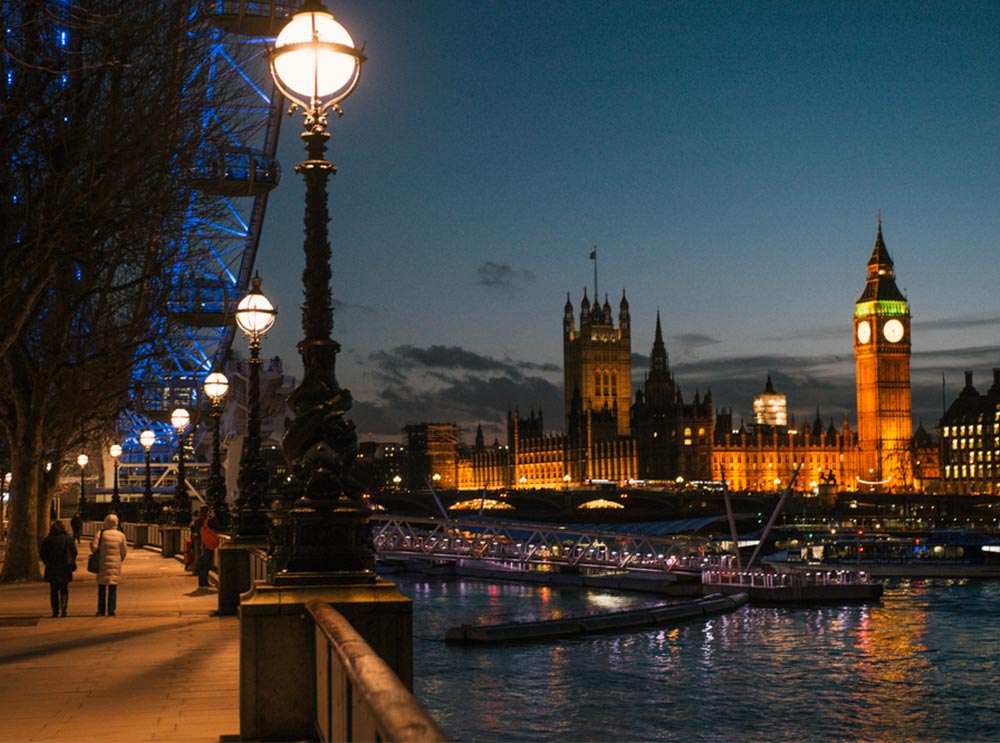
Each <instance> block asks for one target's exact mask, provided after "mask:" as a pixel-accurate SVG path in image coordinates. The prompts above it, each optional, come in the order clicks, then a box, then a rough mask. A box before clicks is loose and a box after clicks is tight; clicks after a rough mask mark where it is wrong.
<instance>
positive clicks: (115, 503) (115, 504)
mask: <svg viewBox="0 0 1000 743" xmlns="http://www.w3.org/2000/svg"><path fill="white" fill-rule="evenodd" d="M108 453H109V454H111V459H113V460H114V468H115V479H114V483H115V484H114V487H113V488H112V490H111V513H114V514H117V513H118V509H119V507H120V506H121V504H122V500H121V496H120V495H119V493H118V457H120V456H121V455H122V448H121V447H120V446H119V445H118V444H112V445H111V448H110V449H108ZM119 518H120V517H119Z"/></svg>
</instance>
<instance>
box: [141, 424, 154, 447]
mask: <svg viewBox="0 0 1000 743" xmlns="http://www.w3.org/2000/svg"><path fill="white" fill-rule="evenodd" d="M139 443H140V444H142V446H143V448H144V449H145V450H146V451H149V450H150V449H152V448H153V444H155V443H156V434H155V433H153V432H152V431H150V430H149V429H147V430H145V431H143V432H142V433H140V434H139Z"/></svg>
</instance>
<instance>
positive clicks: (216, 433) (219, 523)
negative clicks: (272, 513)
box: [204, 372, 229, 531]
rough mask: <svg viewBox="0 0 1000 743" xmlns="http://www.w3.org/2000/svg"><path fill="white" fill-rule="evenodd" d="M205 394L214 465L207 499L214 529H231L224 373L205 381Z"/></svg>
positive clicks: (211, 376)
mask: <svg viewBox="0 0 1000 743" xmlns="http://www.w3.org/2000/svg"><path fill="white" fill-rule="evenodd" d="M204 388H205V394H207V395H208V397H209V399H210V400H211V401H212V465H211V469H210V471H209V475H208V486H207V488H206V493H205V495H206V499H207V500H208V502H209V503H210V504H211V507H212V511H213V512H214V521H213V525H214V527H215V528H216V529H217V530H219V531H227V530H228V529H229V506H228V504H227V503H226V478H225V477H223V476H222V434H221V431H220V429H221V425H220V423H221V419H222V400H223V398H225V396H226V393H227V392H229V380H228V379H226V375H225V374H223V373H222V372H212V373H211V374H209V375H208V377H207V378H206V379H205V385H204Z"/></svg>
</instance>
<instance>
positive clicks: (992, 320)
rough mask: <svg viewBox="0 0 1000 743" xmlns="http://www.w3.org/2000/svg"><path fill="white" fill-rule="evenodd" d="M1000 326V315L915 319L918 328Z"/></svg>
mask: <svg viewBox="0 0 1000 743" xmlns="http://www.w3.org/2000/svg"><path fill="white" fill-rule="evenodd" d="M997 326H1000V316H997V315H993V316H992V317H987V316H985V315H966V316H964V317H963V316H959V317H945V318H941V319H940V320H927V321H923V322H921V321H918V320H914V321H913V327H914V328H916V329H918V330H927V331H933V330H965V329H966V328H982V327H994V328H995V327H997Z"/></svg>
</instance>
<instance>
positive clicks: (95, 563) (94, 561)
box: [87, 529, 104, 573]
mask: <svg viewBox="0 0 1000 743" xmlns="http://www.w3.org/2000/svg"><path fill="white" fill-rule="evenodd" d="M102 539H104V529H101V533H100V534H99V535H98V537H97V549H96V550H95V551H93V552H91V553H90V557H88V558H87V572H88V573H99V572H100V571H101V540H102Z"/></svg>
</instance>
